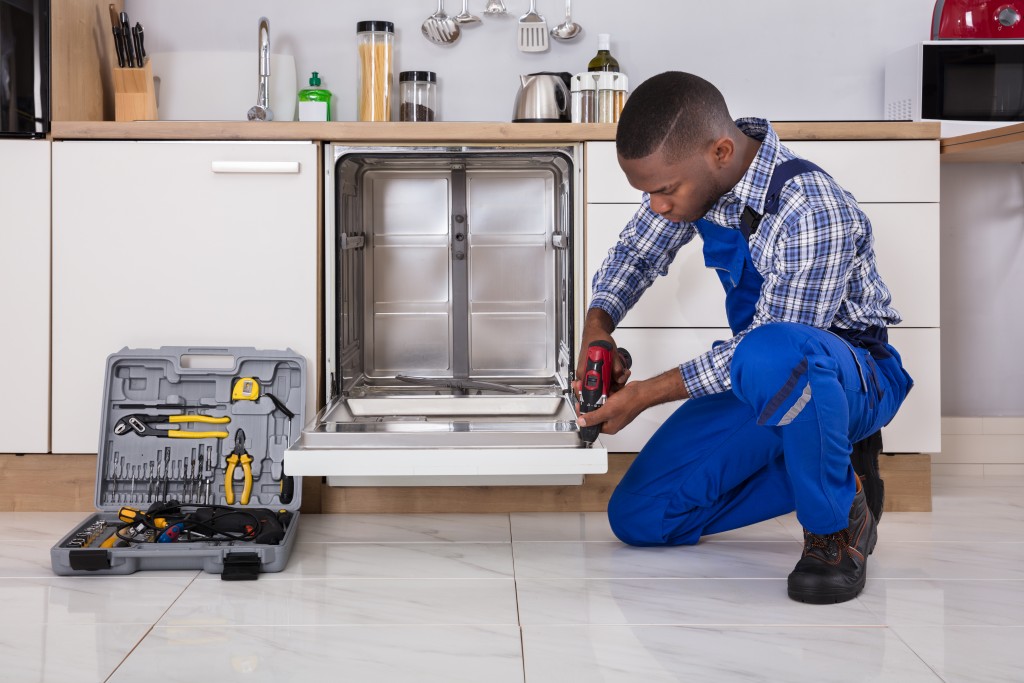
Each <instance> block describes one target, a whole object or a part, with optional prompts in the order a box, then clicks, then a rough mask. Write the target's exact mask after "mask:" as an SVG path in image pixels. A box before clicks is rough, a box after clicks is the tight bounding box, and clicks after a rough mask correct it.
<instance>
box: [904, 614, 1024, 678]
mask: <svg viewBox="0 0 1024 683" xmlns="http://www.w3.org/2000/svg"><path fill="white" fill-rule="evenodd" d="M892 630H893V631H894V632H895V633H896V635H898V636H899V637H900V638H901V639H902V640H903V642H904V643H906V644H907V645H908V646H909V647H910V648H911V649H913V651H914V652H915V653H916V654H917V656H918V657H920V658H921V659H922V660H923V661H924V662H925V664H927V665H928V666H930V667H931V668H932V669H933V670H934V671H935V672H936V673H937V674H939V675H940V676H941V677H942V680H943V681H945V682H946V683H1020V681H1021V680H1024V647H1022V646H1021V644H1022V643H1024V628H1021V627H1013V626H1010V627H1004V626H945V627H927V626H894V627H893V629H892Z"/></svg>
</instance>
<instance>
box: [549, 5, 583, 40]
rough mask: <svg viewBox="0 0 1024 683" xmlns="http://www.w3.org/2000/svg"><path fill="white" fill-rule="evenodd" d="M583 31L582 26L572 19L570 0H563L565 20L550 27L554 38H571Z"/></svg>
mask: <svg viewBox="0 0 1024 683" xmlns="http://www.w3.org/2000/svg"><path fill="white" fill-rule="evenodd" d="M581 31H583V27H582V26H580V25H579V24H577V23H576V22H575V21H573V20H572V0H565V21H563V22H562V23H561V24H559V25H558V26H556V27H554V28H553V29H551V37H552V38H555V39H556V40H572V39H573V38H575V37H576V36H578V35H579V34H580V32H581Z"/></svg>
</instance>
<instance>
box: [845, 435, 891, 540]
mask: <svg viewBox="0 0 1024 683" xmlns="http://www.w3.org/2000/svg"><path fill="white" fill-rule="evenodd" d="M881 452H882V432H875V433H874V434H872V435H871V436H869V437H867V438H866V439H861V440H860V441H858V442H857V443H855V444H853V452H851V453H850V463H852V464H853V471H854V472H855V473H856V474H857V478H858V479H860V483H861V484H863V485H864V495H865V496H866V497H867V499H868V509H869V510H871V514H872V515H874V516H875V522H879V521H880V520H881V519H882V505H883V504H884V503H885V482H883V481H882V477H881V475H880V474H879V473H878V456H879V455H880V454H881Z"/></svg>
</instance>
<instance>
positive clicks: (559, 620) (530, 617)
mask: <svg viewBox="0 0 1024 683" xmlns="http://www.w3.org/2000/svg"><path fill="white" fill-rule="evenodd" d="M516 590H517V592H518V595H519V619H520V621H521V623H522V624H523V625H524V626H533V625H542V624H634V625H644V624H665V625H706V624H707V625H715V624H740V625H758V624H786V625H801V624H807V625H811V624H816V625H825V626H847V625H855V626H871V625H882V624H884V623H885V622H884V621H881V620H880V619H879V618H878V617H877V616H875V615H874V614H872V613H871V612H869V611H868V610H867V609H866V608H865V607H864V605H863V604H861V603H860V602H859V601H857V600H854V601H851V602H848V603H845V604H843V605H836V606H829V607H826V608H824V609H823V608H822V607H820V606H817V605H805V604H803V603H800V602H795V601H793V600H790V599H789V598H788V597H787V596H786V579H785V577H783V578H780V579H517V580H516Z"/></svg>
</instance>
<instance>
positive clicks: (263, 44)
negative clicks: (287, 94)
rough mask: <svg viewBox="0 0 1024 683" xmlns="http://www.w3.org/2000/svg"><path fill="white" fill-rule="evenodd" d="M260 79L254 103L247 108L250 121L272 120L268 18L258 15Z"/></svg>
mask: <svg viewBox="0 0 1024 683" xmlns="http://www.w3.org/2000/svg"><path fill="white" fill-rule="evenodd" d="M259 50H260V52H259V56H260V65H259V70H260V80H259V89H258V90H257V91H256V104H255V105H253V106H252V107H251V108H250V109H249V114H248V116H249V120H250V121H273V120H274V112H272V111H271V110H270V20H269V19H267V18H266V17H260V22H259Z"/></svg>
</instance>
